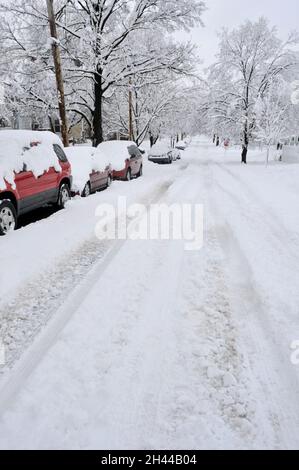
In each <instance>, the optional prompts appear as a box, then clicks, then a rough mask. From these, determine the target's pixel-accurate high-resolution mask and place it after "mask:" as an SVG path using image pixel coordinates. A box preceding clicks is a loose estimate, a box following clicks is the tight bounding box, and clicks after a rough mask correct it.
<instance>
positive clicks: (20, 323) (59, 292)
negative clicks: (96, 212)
mask: <svg viewBox="0 0 299 470" xmlns="http://www.w3.org/2000/svg"><path fill="white" fill-rule="evenodd" d="M174 181H175V179H169V180H168V181H164V182H162V183H159V184H158V185H157V188H156V190H155V191H154V192H152V191H151V193H150V194H145V195H143V196H141V197H140V198H139V202H140V203H141V204H145V205H150V204H153V203H156V202H158V201H159V200H160V199H161V197H162V195H163V194H164V193H165V192H167V190H168V189H169V188H170V186H171V185H172V184H173V183H174ZM129 223H130V224H131V225H132V226H134V224H135V223H136V220H133V221H131V220H129ZM125 243H126V240H117V241H116V242H105V241H104V242H99V241H97V240H95V238H94V237H93V238H92V239H91V240H89V241H86V242H84V244H83V245H82V246H80V247H79V248H78V250H76V252H73V253H72V256H71V259H72V263H71V264H69V269H68V270H67V271H66V269H65V263H66V262H67V260H68V259H69V255H68V256H66V258H65V259H64V260H62V261H61V262H60V263H59V264H58V266H56V267H55V268H54V269H53V270H52V271H50V273H49V272H47V273H45V274H44V276H43V277H42V278H39V279H38V280H36V281H32V284H29V288H28V286H26V288H25V290H24V291H22V292H21V293H20V294H19V296H18V298H17V299H16V300H15V301H14V302H13V303H10V304H9V305H8V306H6V307H4V308H3V309H1V312H0V316H1V317H2V318H3V320H4V321H2V322H1V327H2V328H3V330H2V334H4V336H3V338H4V341H6V342H8V344H7V346H8V354H7V358H6V359H7V363H8V365H6V366H5V367H3V368H2V372H3V374H2V375H3V379H2V381H1V382H0V386H1V388H0V412H3V411H4V410H5V407H6V405H7V404H8V402H9V401H10V400H11V399H12V397H13V396H14V395H15V394H16V393H17V391H18V389H19V388H20V387H21V386H22V383H23V381H25V380H26V378H27V377H28V376H29V375H30V373H31V371H32V370H33V369H34V368H35V366H36V365H37V364H38V362H39V361H40V359H41V358H42V356H43V355H44V354H45V353H46V351H47V350H48V349H49V348H50V346H51V344H52V343H53V342H54V341H55V338H56V336H57V334H58V333H59V332H60V331H61V330H62V329H63V327H64V326H65V325H66V323H67V322H68V321H69V319H70V318H71V316H72V315H73V314H74V313H75V311H76V310H77V309H78V308H79V306H80V305H81V304H82V302H83V301H84V299H85V298H86V296H87V295H88V293H89V291H90V290H91V289H92V288H93V286H94V284H95V283H96V282H97V281H98V280H99V278H100V277H101V275H102V274H103V273H104V272H105V269H106V268H107V266H109V264H110V263H111V261H112V260H113V258H114V257H115V256H116V255H117V254H118V252H119V251H120V250H121V248H122V246H123V245H124V244H125ZM78 266H79V267H78ZM42 281H44V282H45V284H43V282H42ZM61 282H64V283H65V284H64V287H66V288H67V295H66V291H65V289H62V288H61ZM49 294H50V296H49ZM45 296H46V297H47V301H46V302H45ZM53 300H54V302H55V303H54V305H53ZM24 307H25V308H28V310H27V311H26V310H25V309H24ZM26 313H27V314H26ZM27 322H28V323H27ZM26 327H28V328H27V329H26ZM10 341H12V342H11V343H10ZM10 344H11V347H9V345H10ZM31 345H32V346H31ZM30 346H31V347H30ZM0 371H1V368H0Z"/></svg>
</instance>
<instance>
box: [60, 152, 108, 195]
mask: <svg viewBox="0 0 299 470" xmlns="http://www.w3.org/2000/svg"><path fill="white" fill-rule="evenodd" d="M65 152H66V154H67V157H68V160H69V162H70V163H71V165H72V177H73V185H72V193H73V194H78V195H80V196H83V197H87V196H90V194H93V193H95V192H96V191H99V190H101V189H106V188H108V187H109V186H110V185H111V183H112V181H113V170H112V167H111V165H110V163H109V161H108V159H107V157H106V155H105V154H103V152H101V151H100V150H98V149H95V148H93V147H87V146H78V147H69V148H66V149H65Z"/></svg>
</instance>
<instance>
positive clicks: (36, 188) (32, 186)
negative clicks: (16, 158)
mask: <svg viewBox="0 0 299 470" xmlns="http://www.w3.org/2000/svg"><path fill="white" fill-rule="evenodd" d="M15 184H16V189H17V192H18V195H19V198H20V201H19V212H20V214H22V213H25V212H29V211H31V210H33V209H36V208H38V207H40V206H41V205H42V204H43V195H42V185H41V182H40V180H39V179H38V178H35V176H34V175H33V173H32V172H31V171H28V170H27V166H26V164H24V167H23V171H21V172H20V173H17V174H16V177H15Z"/></svg>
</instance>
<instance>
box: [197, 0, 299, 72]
mask: <svg viewBox="0 0 299 470" xmlns="http://www.w3.org/2000/svg"><path fill="white" fill-rule="evenodd" d="M206 4H207V7H208V10H207V11H206V12H205V13H204V15H203V21H204V23H205V27H204V28H198V29H195V30H194V31H193V32H192V33H191V39H192V41H193V42H195V43H196V44H198V46H199V47H200V56H201V57H202V58H203V59H204V61H205V63H204V65H208V64H209V63H211V62H213V58H214V55H215V53H216V52H217V45H218V38H217V35H216V32H217V31H219V30H221V28H222V27H228V28H233V27H236V26H238V25H239V24H240V23H242V22H243V21H244V20H245V19H246V18H249V19H251V20H256V19H257V18H259V17H260V16H265V17H266V18H268V19H269V21H270V23H271V24H272V25H273V26H274V25H276V26H277V27H278V29H279V33H280V35H281V36H282V37H286V36H287V34H288V32H289V31H290V30H294V29H298V30H299V0H206ZM188 36H189V35H188Z"/></svg>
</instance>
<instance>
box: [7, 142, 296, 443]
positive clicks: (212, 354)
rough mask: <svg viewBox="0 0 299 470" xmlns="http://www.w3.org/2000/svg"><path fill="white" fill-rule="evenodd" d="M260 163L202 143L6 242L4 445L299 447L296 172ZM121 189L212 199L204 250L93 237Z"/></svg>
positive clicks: (156, 197) (139, 198) (157, 197)
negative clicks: (294, 352) (244, 162)
mask: <svg viewBox="0 0 299 470" xmlns="http://www.w3.org/2000/svg"><path fill="white" fill-rule="evenodd" d="M252 158H253V160H254V162H253V163H252V164H251V165H249V166H248V167H242V166H240V164H239V155H238V154H237V152H235V151H234V150H232V151H228V152H226V153H224V151H223V150H221V149H220V150H216V149H215V148H214V147H212V146H211V145H210V144H209V143H208V142H207V141H206V140H204V139H200V140H194V141H193V143H192V145H191V146H190V148H189V149H188V150H187V151H186V153H185V155H184V161H182V162H180V163H179V162H177V163H176V164H174V165H172V166H171V167H170V166H162V167H160V166H154V165H146V172H145V173H146V176H145V177H144V179H143V180H138V181H133V182H132V183H131V184H130V185H126V184H123V183H116V184H115V186H114V187H113V188H112V189H111V190H109V191H107V192H105V193H100V194H97V195H95V196H93V197H91V198H89V199H86V200H75V201H73V202H72V203H71V204H70V206H69V207H68V208H67V210H66V211H65V212H61V213H57V214H55V215H53V216H52V217H51V218H50V219H47V220H43V221H41V222H39V223H37V224H34V225H31V226H28V227H26V228H24V229H22V230H20V231H19V232H16V233H14V234H12V235H11V236H10V237H8V238H7V239H4V240H1V266H2V270H1V284H0V298H1V302H0V308H1V313H0V315H1V330H0V336H2V337H3V338H4V340H5V342H6V344H7V345H8V353H7V358H8V361H9V365H10V364H11V365H12V364H15V365H14V367H13V369H12V370H10V369H9V367H7V368H6V369H4V370H3V372H4V374H3V379H2V384H1V387H0V414H1V418H0V448H25V449H27V448H38V449H45V448H46V449H48V448H50V449H53V448H55V449H65V448H68V449H69V448H75V449H77V448H80V449H91V448H97V449H108V448H109V449H118V448H142V449H143V448H146V449H151V448H171V449H180V448H188V449H190V448H196V449H203V448H213V449H214V448H217V449H222V448H298V447H299V366H295V365H293V364H292V363H291V360H290V355H291V351H290V344H291V342H292V341H294V340H299V326H298V325H299V318H298V306H299V275H298V264H299V250H298V248H299V211H298V200H299V199H298V196H299V194H298V193H299V190H298V184H297V182H298V176H299V168H298V166H297V165H290V166H288V165H282V164H274V163H273V165H270V166H269V168H265V167H264V165H263V163H262V161H261V157H260V156H259V155H258V153H256V154H253V156H252ZM120 193H121V194H122V195H126V196H127V197H128V200H129V201H131V202H142V203H144V204H150V203H151V202H162V203H173V202H180V203H184V202H193V203H202V204H204V208H205V241H204V246H203V249H202V250H200V251H191V252H188V251H185V249H184V242H183V241H167V242H166V241H158V240H157V241H138V242H137V241H118V242H111V243H110V242H109V243H108V242H105V243H104V242H99V241H97V240H96V238H95V237H94V234H93V231H94V225H95V217H94V213H95V208H96V207H97V205H98V204H99V203H100V202H111V203H115V201H116V199H117V196H118V194H120ZM45 240H46V248H45ZM4 267H5V269H4ZM19 357H20V360H19V361H17V362H16V360H17V358H19Z"/></svg>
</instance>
